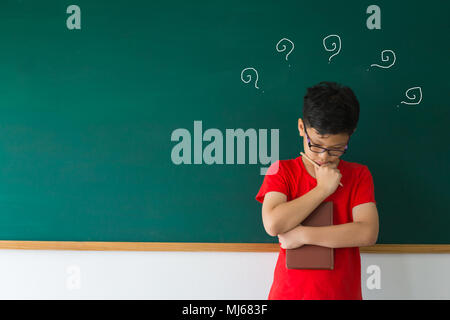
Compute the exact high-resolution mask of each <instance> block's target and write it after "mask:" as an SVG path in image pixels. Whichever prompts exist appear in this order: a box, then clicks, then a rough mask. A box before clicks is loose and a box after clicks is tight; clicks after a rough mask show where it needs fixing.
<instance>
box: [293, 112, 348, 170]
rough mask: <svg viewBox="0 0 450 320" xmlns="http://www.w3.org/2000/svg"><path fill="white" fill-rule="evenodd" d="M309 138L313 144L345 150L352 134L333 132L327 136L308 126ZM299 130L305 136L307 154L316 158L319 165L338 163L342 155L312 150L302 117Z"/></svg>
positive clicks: (304, 146) (299, 121)
mask: <svg viewBox="0 0 450 320" xmlns="http://www.w3.org/2000/svg"><path fill="white" fill-rule="evenodd" d="M306 130H307V133H308V137H309V140H310V142H311V144H312V145H313V144H314V145H318V146H321V147H324V148H329V149H336V150H344V149H345V146H346V145H347V143H348V140H349V139H350V136H349V135H348V134H347V133H339V134H331V135H326V136H321V135H319V133H318V132H317V131H316V129H314V128H306ZM298 131H299V133H300V136H302V137H303V148H304V150H305V154H306V155H307V156H308V157H309V158H310V159H312V160H314V161H315V162H316V163H318V164H319V165H323V164H327V163H331V164H336V165H337V164H338V163H339V157H340V156H330V155H329V154H328V152H326V151H325V152H323V153H316V152H312V151H311V149H309V146H308V139H307V137H306V132H305V125H304V123H303V120H302V119H301V118H299V119H298Z"/></svg>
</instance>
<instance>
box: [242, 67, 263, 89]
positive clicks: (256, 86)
mask: <svg viewBox="0 0 450 320" xmlns="http://www.w3.org/2000/svg"><path fill="white" fill-rule="evenodd" d="M247 70H253V71H254V72H255V74H256V81H255V88H256V89H259V87H258V85H257V84H258V71H256V69H255V68H245V69H244V70H242V72H241V80H242V81H243V82H244V83H249V82H250V81H252V75H251V74H247V75H246V77H247V79H248V80H247V81H246V80H244V72H245V71H247Z"/></svg>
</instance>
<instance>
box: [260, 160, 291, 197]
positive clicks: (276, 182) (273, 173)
mask: <svg viewBox="0 0 450 320" xmlns="http://www.w3.org/2000/svg"><path fill="white" fill-rule="evenodd" d="M285 172H286V170H285V168H284V166H283V162H281V161H280V160H277V161H276V162H274V163H272V165H271V166H270V167H269V169H267V173H266V175H265V177H264V181H263V183H262V185H261V188H260V189H259V192H258V194H257V195H256V197H255V199H256V200H257V201H259V202H261V203H263V201H264V196H265V195H266V193H267V192H271V191H278V192H281V193H284V194H285V195H286V196H287V197H289V185H288V184H287V179H286V176H285Z"/></svg>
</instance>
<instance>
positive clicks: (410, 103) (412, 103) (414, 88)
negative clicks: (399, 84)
mask: <svg viewBox="0 0 450 320" xmlns="http://www.w3.org/2000/svg"><path fill="white" fill-rule="evenodd" d="M417 89H418V90H419V96H420V97H419V101H418V102H406V101H402V102H401V103H404V104H409V105H416V104H419V103H420V102H421V101H422V88H421V87H412V88H409V89H408V90H406V96H407V97H408V99H409V100H414V99H416V95H415V94H413V95H412V97H410V96H409V92H410V91H411V90H417Z"/></svg>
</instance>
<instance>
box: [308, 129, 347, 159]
mask: <svg viewBox="0 0 450 320" xmlns="http://www.w3.org/2000/svg"><path fill="white" fill-rule="evenodd" d="M305 132H306V138H307V139H308V147H309V150H311V151H312V152H315V153H324V152H325V151H327V152H328V154H329V155H330V156H332V157H339V156H342V155H343V154H344V153H345V152H346V151H347V149H348V142H347V145H346V146H345V148H344V150H337V149H327V148H324V147H321V146H317V145H314V144H311V140H310V139H309V136H308V132H307V131H306V127H305ZM348 140H349V141H350V138H349V139H348Z"/></svg>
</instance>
